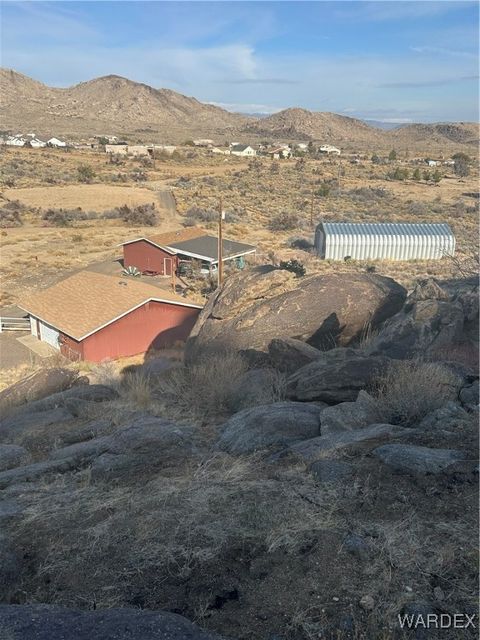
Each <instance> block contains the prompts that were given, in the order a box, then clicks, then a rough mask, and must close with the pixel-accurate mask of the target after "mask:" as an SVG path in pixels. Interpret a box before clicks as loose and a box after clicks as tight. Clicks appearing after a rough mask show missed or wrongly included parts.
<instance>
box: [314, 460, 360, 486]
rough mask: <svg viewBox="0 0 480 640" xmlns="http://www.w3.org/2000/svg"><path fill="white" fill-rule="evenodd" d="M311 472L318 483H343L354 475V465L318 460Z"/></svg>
mask: <svg viewBox="0 0 480 640" xmlns="http://www.w3.org/2000/svg"><path fill="white" fill-rule="evenodd" d="M309 471H310V473H311V474H312V475H313V476H314V477H315V479H316V480H318V482H343V481H344V480H347V479H348V478H351V477H352V476H353V473H354V469H353V467H352V465H351V464H349V463H348V462H342V461H341V460H317V461H316V462H313V463H312V464H311V465H310V467H309Z"/></svg>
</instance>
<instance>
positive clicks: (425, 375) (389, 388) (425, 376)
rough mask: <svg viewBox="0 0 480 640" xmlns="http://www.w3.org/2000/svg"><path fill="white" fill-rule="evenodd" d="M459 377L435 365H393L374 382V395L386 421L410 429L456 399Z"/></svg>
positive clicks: (405, 362) (409, 363) (404, 362)
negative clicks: (449, 401)
mask: <svg viewBox="0 0 480 640" xmlns="http://www.w3.org/2000/svg"><path fill="white" fill-rule="evenodd" d="M460 382H461V381H460V379H459V377H458V376H457V375H456V374H454V373H453V372H452V371H451V370H449V369H447V368H446V367H444V366H442V365H441V364H438V363H436V362H423V361H421V360H402V361H395V362H393V363H392V364H391V365H390V367H389V369H388V370H387V372H386V373H385V374H384V375H383V377H381V378H380V379H378V380H377V382H376V389H375V394H376V396H377V403H378V406H379V409H380V411H381V413H382V415H383V418H384V420H385V422H389V423H391V424H402V425H404V426H407V427H411V426H413V425H415V424H417V423H418V422H420V421H421V420H422V419H423V418H424V417H425V416H426V415H428V414H429V413H431V412H432V411H434V410H435V409H438V408H440V407H442V406H443V405H444V404H445V403H446V402H447V401H448V400H453V399H455V398H456V396H457V393H458V389H459V386H460Z"/></svg>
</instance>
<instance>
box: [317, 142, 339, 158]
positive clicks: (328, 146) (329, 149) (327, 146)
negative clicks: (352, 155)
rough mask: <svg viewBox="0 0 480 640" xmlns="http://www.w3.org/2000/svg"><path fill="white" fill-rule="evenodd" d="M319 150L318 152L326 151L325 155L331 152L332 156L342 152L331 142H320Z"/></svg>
mask: <svg viewBox="0 0 480 640" xmlns="http://www.w3.org/2000/svg"><path fill="white" fill-rule="evenodd" d="M319 151H320V153H326V154H327V155H330V154H333V155H334V156H339V155H340V154H341V153H342V152H341V151H340V149H338V148H337V147H334V146H333V145H331V144H322V146H321V147H320V149H319Z"/></svg>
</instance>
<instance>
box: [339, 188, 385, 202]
mask: <svg viewBox="0 0 480 640" xmlns="http://www.w3.org/2000/svg"><path fill="white" fill-rule="evenodd" d="M348 195H349V196H350V198H351V199H352V200H353V201H354V202H358V203H363V204H367V203H368V202H377V201H378V200H382V199H384V198H385V197H386V196H388V195H389V191H387V189H384V188H383V187H357V188H356V189H351V190H350V191H348Z"/></svg>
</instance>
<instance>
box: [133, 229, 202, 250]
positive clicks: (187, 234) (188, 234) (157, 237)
mask: <svg viewBox="0 0 480 640" xmlns="http://www.w3.org/2000/svg"><path fill="white" fill-rule="evenodd" d="M206 235H207V231H205V229H201V228H200V227H188V228H186V229H177V230H176V231H166V232H165V233H157V234H153V235H148V236H143V239H145V240H150V242H153V243H154V244H157V245H159V246H161V247H168V246H170V245H171V244H172V243H174V242H183V241H184V240H192V239H193V238H201V237H202V236H206ZM141 239H142V238H135V240H128V241H127V242H124V243H123V244H129V243H130V242H136V241H137V240H141Z"/></svg>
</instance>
